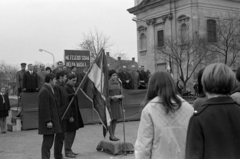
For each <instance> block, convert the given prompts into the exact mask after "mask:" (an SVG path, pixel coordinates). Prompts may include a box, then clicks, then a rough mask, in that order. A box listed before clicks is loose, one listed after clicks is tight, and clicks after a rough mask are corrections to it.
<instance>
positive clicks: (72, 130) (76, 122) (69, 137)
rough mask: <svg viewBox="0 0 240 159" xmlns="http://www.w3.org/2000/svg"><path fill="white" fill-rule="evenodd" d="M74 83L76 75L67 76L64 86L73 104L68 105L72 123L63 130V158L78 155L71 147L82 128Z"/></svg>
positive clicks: (68, 123)
mask: <svg viewBox="0 0 240 159" xmlns="http://www.w3.org/2000/svg"><path fill="white" fill-rule="evenodd" d="M76 82H77V75H76V74H69V75H68V81H67V84H66V85H65V88H66V90H67V92H68V94H69V99H70V100H71V99H72V98H74V100H73V102H72V103H71V105H70V107H71V110H72V116H73V122H71V123H70V122H67V123H66V130H65V131H66V133H65V142H64V148H65V156H73V155H75V156H77V155H78V153H75V152H73V151H72V145H73V142H74V139H75V136H76V131H77V130H78V129H79V128H83V127H84V124H83V120H82V116H81V113H80V110H79V105H78V97H77V96H74V95H75V86H76Z"/></svg>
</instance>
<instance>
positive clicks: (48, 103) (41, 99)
mask: <svg viewBox="0 0 240 159" xmlns="http://www.w3.org/2000/svg"><path fill="white" fill-rule="evenodd" d="M49 121H51V122H52V124H53V128H51V129H49V128H47V122H49ZM38 123H39V126H38V133H39V134H55V133H60V132H61V131H62V130H61V126H60V118H59V113H58V109H57V105H56V99H55V97H54V94H53V92H52V90H51V88H50V87H49V86H48V85H46V84H44V85H43V87H42V88H41V90H40V92H39V94H38Z"/></svg>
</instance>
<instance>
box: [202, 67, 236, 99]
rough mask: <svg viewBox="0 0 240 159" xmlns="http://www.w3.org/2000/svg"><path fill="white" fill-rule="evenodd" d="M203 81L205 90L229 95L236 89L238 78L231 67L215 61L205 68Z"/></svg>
mask: <svg viewBox="0 0 240 159" xmlns="http://www.w3.org/2000/svg"><path fill="white" fill-rule="evenodd" d="M201 81H202V85H203V89H204V91H205V92H208V93H213V94H224V95H227V94H229V93H231V91H232V90H233V89H234V86H235V81H236V79H235V76H234V73H233V71H232V70H231V68H230V67H228V66H227V65H225V64H222V63H214V64H210V65H208V66H207V67H206V68H205V69H204V72H203V75H202V80H201Z"/></svg>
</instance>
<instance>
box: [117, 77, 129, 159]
mask: <svg viewBox="0 0 240 159" xmlns="http://www.w3.org/2000/svg"><path fill="white" fill-rule="evenodd" d="M118 81H119V83H120V88H121V95H123V89H122V81H121V80H120V79H119V78H118ZM122 101H123V99H121V103H120V104H121V107H122V113H123V145H124V155H125V156H126V155H127V152H126V135H125V110H124V107H123V104H122Z"/></svg>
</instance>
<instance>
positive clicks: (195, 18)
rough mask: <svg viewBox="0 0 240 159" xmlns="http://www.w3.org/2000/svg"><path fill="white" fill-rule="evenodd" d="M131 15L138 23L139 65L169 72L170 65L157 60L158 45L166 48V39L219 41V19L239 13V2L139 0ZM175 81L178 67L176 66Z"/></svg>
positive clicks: (232, 0)
mask: <svg viewBox="0 0 240 159" xmlns="http://www.w3.org/2000/svg"><path fill="white" fill-rule="evenodd" d="M134 2H135V3H134V4H135V6H134V7H132V8H130V9H128V12H129V13H131V14H133V15H135V16H136V17H135V19H133V20H134V21H136V23H137V28H136V31H137V50H138V62H139V65H144V66H145V68H146V70H150V71H151V72H155V71H156V70H166V69H167V67H168V66H167V65H168V64H167V63H166V61H163V60H162V59H159V58H156V57H157V55H156V54H157V52H156V49H155V48H156V46H157V47H165V46H164V40H165V38H166V37H170V38H172V39H177V36H178V35H182V34H184V35H189V37H193V36H194V34H198V35H204V36H205V37H207V38H208V41H209V42H214V41H216V39H217V34H216V28H217V27H216V25H217V22H218V19H219V17H224V16H225V15H227V14H228V13H229V12H234V11H239V9H240V1H239V0H238V1H237V0H191V1H190V0H135V1H134ZM174 71H175V75H174V76H175V78H178V77H176V75H177V73H176V71H177V67H176V66H175V70H174Z"/></svg>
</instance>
